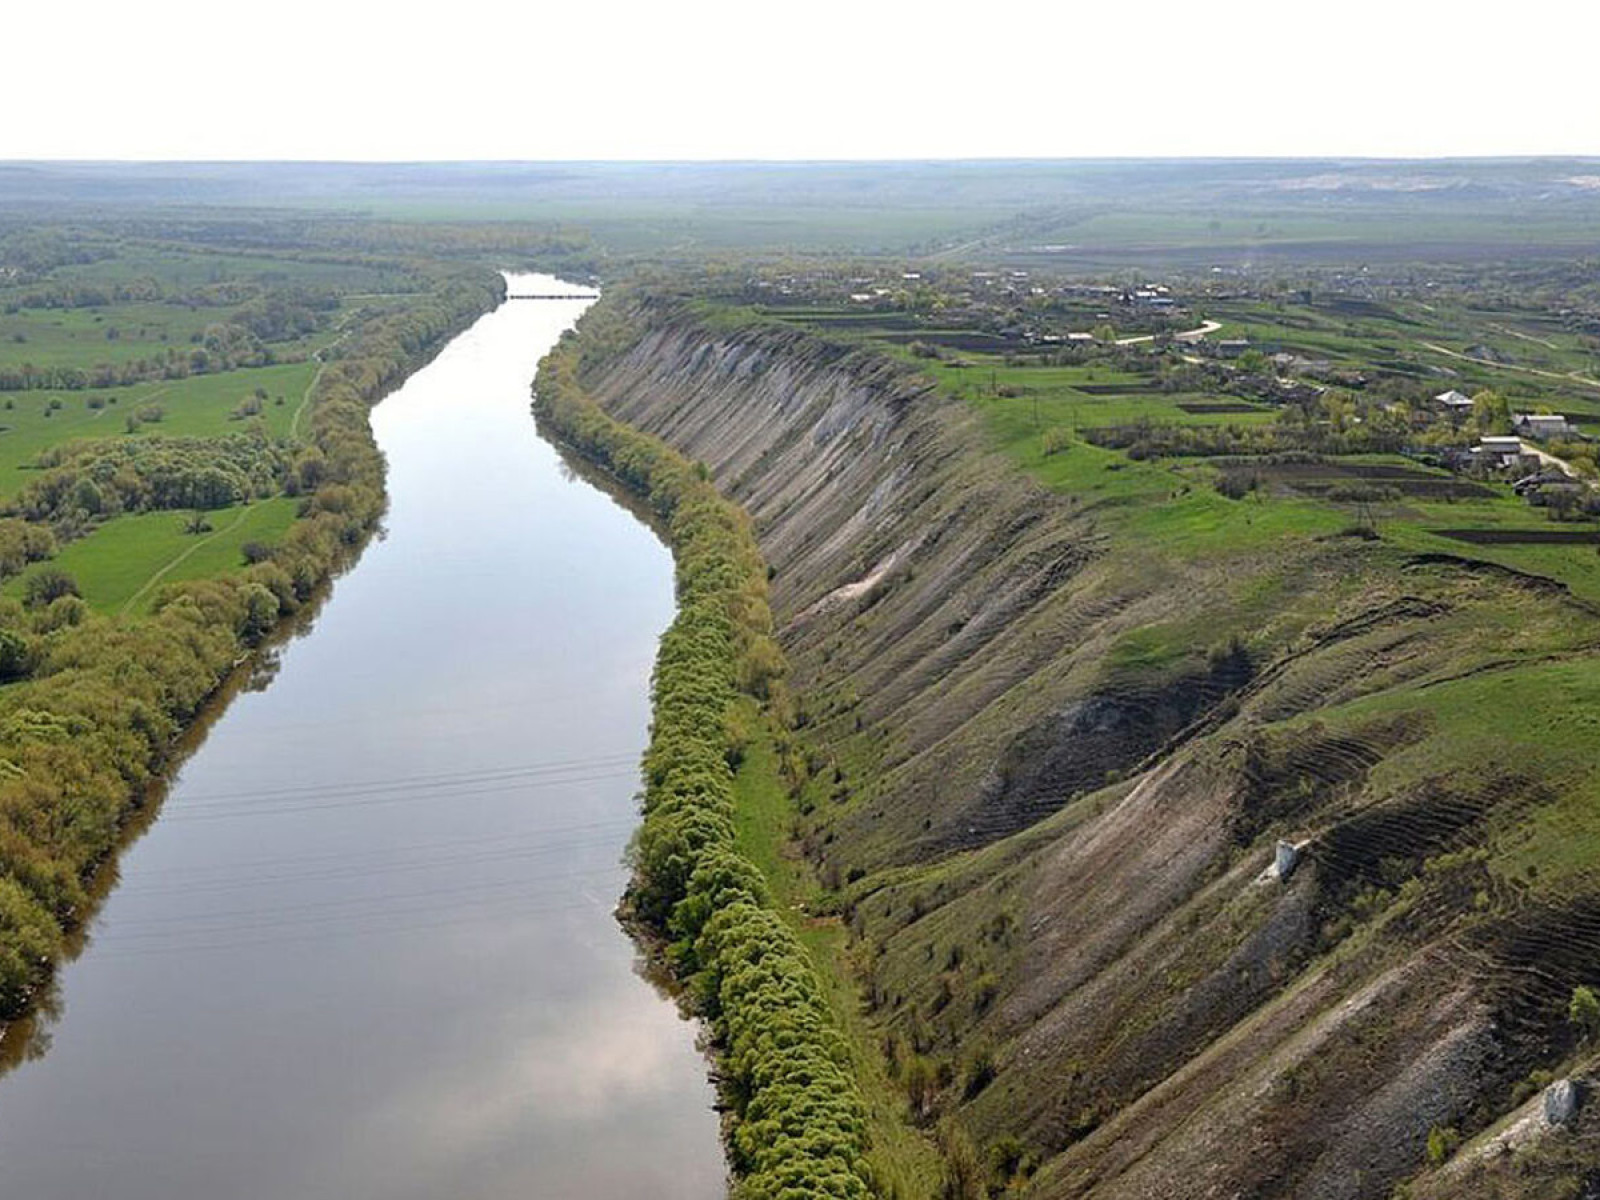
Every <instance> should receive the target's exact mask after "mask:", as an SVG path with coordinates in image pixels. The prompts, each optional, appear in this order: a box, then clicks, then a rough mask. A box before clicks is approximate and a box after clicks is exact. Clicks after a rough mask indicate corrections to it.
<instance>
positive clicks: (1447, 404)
mask: <svg viewBox="0 0 1600 1200" xmlns="http://www.w3.org/2000/svg"><path fill="white" fill-rule="evenodd" d="M1433 402H1434V403H1435V404H1437V405H1438V406H1439V407H1440V408H1443V409H1446V410H1448V411H1450V412H1454V413H1469V412H1471V411H1472V397H1471V396H1469V395H1467V394H1466V393H1465V392H1458V391H1456V389H1455V388H1451V389H1450V390H1449V391H1448V392H1440V393H1439V394H1438V395H1437V396H1435V397H1434V398H1433Z"/></svg>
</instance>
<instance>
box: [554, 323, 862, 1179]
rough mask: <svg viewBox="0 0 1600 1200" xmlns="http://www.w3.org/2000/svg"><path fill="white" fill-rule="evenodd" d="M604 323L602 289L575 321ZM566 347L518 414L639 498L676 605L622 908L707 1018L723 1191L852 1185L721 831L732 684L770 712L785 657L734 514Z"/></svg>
mask: <svg viewBox="0 0 1600 1200" xmlns="http://www.w3.org/2000/svg"><path fill="white" fill-rule="evenodd" d="M614 320H615V317H614V316H613V314H612V312H611V305H610V304H608V302H607V301H602V302H601V304H600V305H599V306H597V308H596V309H592V310H591V312H590V315H587V316H586V317H585V319H584V326H583V327H584V328H585V329H590V328H594V327H597V326H604V325H605V324H607V323H608V322H611V321H614ZM596 336H603V330H602V331H601V332H599V333H597V334H596ZM582 344H583V337H582V336H573V335H570V334H569V335H567V336H564V337H563V339H562V341H561V343H560V344H559V345H558V346H557V348H556V349H555V350H553V351H552V352H551V354H550V355H549V356H548V357H547V358H546V359H545V361H544V362H543V363H542V364H541V365H540V369H539V376H538V380H537V383H536V385H535V403H534V407H535V411H536V412H537V413H538V415H539V418H540V421H541V423H542V425H543V426H544V428H545V429H547V430H549V431H551V432H553V433H555V434H556V435H558V436H559V437H561V438H562V439H563V440H564V441H566V442H567V443H568V444H569V445H571V446H573V447H574V448H575V449H577V450H578V451H580V452H581V453H583V454H584V455H586V456H588V457H590V458H592V459H594V460H595V461H597V462H599V463H601V464H602V465H604V466H605V467H607V468H608V469H609V470H611V471H612V472H613V473H614V474H615V475H617V476H618V477H619V478H621V479H622V480H623V481H624V482H625V483H626V484H627V485H628V486H629V487H631V488H632V489H634V490H635V491H636V492H637V493H638V494H639V495H640V496H641V497H643V498H645V499H646V500H647V501H648V502H649V504H650V505H651V507H652V509H653V510H654V511H655V512H656V513H657V514H658V515H659V516H660V517H661V518H662V519H663V520H664V521H666V522H667V523H668V528H669V538H670V541H671V544H672V547H673V552H674V557H675V561H676V564H677V599H678V613H677V617H676V619H675V620H674V621H673V623H672V626H671V627H670V628H669V629H668V630H667V632H666V634H665V635H664V636H663V637H662V640H661V648H660V652H659V654H658V656H657V658H656V666H655V679H654V685H653V689H652V703H653V710H652V712H653V722H652V726H651V737H650V745H649V749H648V751H647V752H646V755H645V763H644V773H645V799H644V821H643V824H642V826H641V828H640V831H639V833H638V836H637V838H636V841H635V844H634V849H633V868H634V874H633V881H632V884H631V886H630V889H629V893H628V898H627V904H628V906H629V908H630V910H631V912H632V914H633V915H634V916H635V917H636V918H637V919H638V920H639V921H640V922H641V923H642V924H643V925H645V926H646V927H648V929H649V930H651V931H653V933H654V934H655V935H657V936H659V937H661V938H663V939H665V940H666V941H667V942H668V943H669V951H668V957H669V961H670V963H671V965H672V968H673V970H674V972H675V973H676V974H677V976H678V978H679V979H680V981H682V982H683V983H684V984H685V985H686V987H687V990H688V993H689V995H690V996H691V997H692V998H693V1000H694V1002H695V1003H696V1005H697V1006H698V1008H699V1011H700V1012H701V1014H702V1016H703V1017H704V1018H705V1020H706V1021H707V1022H708V1024H709V1026H710V1029H711V1031H712V1035H713V1037H714V1040H715V1045H716V1048H717V1052H718V1058H719V1061H720V1063H721V1067H722V1070H721V1073H720V1076H719V1086H720V1088H721V1091H722V1094H723V1099H724V1101H725V1103H726V1104H727V1106H728V1111H729V1115H730V1118H731V1121H730V1127H729V1131H728V1147H729V1157H730V1160H731V1163H732V1166H733V1169H734V1173H735V1175H736V1176H737V1180H738V1183H737V1189H736V1191H737V1194H738V1195H740V1196H741V1197H747V1198H749V1200H769V1198H771V1200H776V1198H778V1197H784V1198H794V1200H798V1198H800V1197H821V1196H829V1197H863V1196H867V1195H870V1194H872V1192H873V1188H872V1183H871V1175H870V1169H869V1166H868V1163H867V1160H866V1152H867V1148H868V1145H867V1143H868V1137H867V1122H866V1109H865V1105H864V1102H863V1100H862V1097H861V1093H860V1090H859V1088H858V1087H857V1085H856V1082H855V1080H854V1078H853V1076H852V1073H851V1069H850V1058H849V1050H848V1047H847V1045H846V1044H845V1041H844V1039H843V1037H842V1036H841V1034H840V1033H839V1031H838V1030H837V1029H836V1028H835V1026H834V1024H833V1020H832V1015H831V1013H830V1011H829V1009H828V1005H827V1001H826V998H825V995H824V993H823V990H822V986H821V984H820V982H819V981H818V978H817V975H816V973H815V971H814V970H813V968H812V966H811V963H810V960H809V959H808V957H807V955H806V953H805V950H804V948H803V947H802V946H801V945H800V942H799V940H798V939H797V938H796V936H795V934H794V933H793V931H792V930H791V929H790V928H789V926H788V925H787V924H786V923H785V922H784V920H783V919H782V917H780V916H779V915H778V914H777V913H776V912H775V911H774V908H773V904H772V899H771V896H770V895H769V892H768V889H767V885H766V881H765V879H764V878H763V876H762V874H761V872H760V870H759V869H758V868H757V867H756V866H755V864H754V863H752V862H751V861H750V860H749V859H748V858H746V857H745V856H744V855H743V854H741V853H740V851H739V848H738V845H737V838H736V836H735V832H734V793H733V767H734V765H735V764H736V763H737V761H738V759H739V756H740V755H741V753H742V750H743V745H744V738H745V736H746V734H745V733H744V732H743V730H742V728H741V723H740V722H739V720H738V718H737V716H736V712H737V708H738V703H739V700H740V696H741V694H746V695H750V696H754V697H756V698H757V699H759V700H762V701H764V702H767V703H769V704H771V705H773V706H774V707H781V693H782V688H783V683H782V679H783V674H784V672H785V669H786V664H785V662H784V659H783V655H782V652H781V651H780V650H779V648H778V646H777V643H776V642H775V641H774V640H773V638H772V632H771V626H772V618H771V613H770V611H769V609H768V607H767V580H766V568H765V565H764V563H763V561H762V558H761V554H760V550H759V548H758V547H757V544H756V540H755V537H754V535H753V533H752V532H751V529H750V525H749V521H748V518H747V517H746V516H745V515H744V513H743V511H742V510H741V509H739V508H738V507H737V506H736V505H734V504H732V503H730V502H729V501H727V500H725V499H723V498H722V497H721V496H720V495H719V494H718V492H717V490H716V488H715V487H714V486H713V485H712V484H711V483H710V482H709V480H708V478H707V475H706V472H705V470H704V468H703V467H701V466H699V465H697V464H695V463H691V462H690V461H689V460H688V459H686V458H684V457H683V456H682V455H680V454H678V453H677V452H676V451H674V450H672V449H671V448H669V447H668V446H666V445H665V444H664V443H663V442H661V441H659V440H658V439H656V438H653V437H650V436H648V435H646V434H643V433H641V432H639V431H637V430H634V429H632V428H630V427H628V426H626V425H623V424H621V423H619V422H617V421H615V420H613V419H612V418H611V417H609V416H608V415H607V414H606V413H605V412H604V411H602V410H601V408H600V407H599V405H598V404H596V403H595V402H594V401H593V400H592V399H591V398H590V397H589V396H588V395H587V394H586V392H585V391H584V388H583V386H582V384H581V382H580V380H579V376H578V361H579V356H580V348H581V346H582Z"/></svg>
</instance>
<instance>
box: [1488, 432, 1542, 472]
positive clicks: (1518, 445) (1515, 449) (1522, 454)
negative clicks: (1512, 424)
mask: <svg viewBox="0 0 1600 1200" xmlns="http://www.w3.org/2000/svg"><path fill="white" fill-rule="evenodd" d="M1472 453H1473V455H1474V457H1475V458H1476V459H1477V461H1478V462H1480V463H1482V464H1483V465H1485V466H1488V467H1492V468H1496V469H1498V468H1502V467H1515V466H1519V465H1534V466H1537V465H1538V462H1539V456H1538V455H1536V454H1528V453H1527V452H1526V451H1524V450H1523V448H1522V439H1521V438H1519V437H1509V436H1508V437H1501V436H1490V437H1482V438H1479V439H1478V444H1477V445H1476V446H1474V447H1473V448H1472Z"/></svg>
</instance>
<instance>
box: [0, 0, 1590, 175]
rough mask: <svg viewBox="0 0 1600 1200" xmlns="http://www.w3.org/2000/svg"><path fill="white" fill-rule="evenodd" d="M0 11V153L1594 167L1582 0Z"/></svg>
mask: <svg viewBox="0 0 1600 1200" xmlns="http://www.w3.org/2000/svg"><path fill="white" fill-rule="evenodd" d="M5 24H6V27H7V28H6V31H5V41H6V43H7V45H8V46H9V48H10V49H11V51H12V52H11V53H9V54H7V55H6V66H5V84H6V87H5V92H6V96H7V98H8V101H9V104H8V106H7V107H8V112H7V114H6V117H5V119H4V120H3V122H0V158H337V159H462V158H526V159H550V158H556V159H561V158H585V159H597V158H880V157H896V158H898V157H986V156H1005V157H1011V156H1038V157H1056V156H1061V157H1072V156H1099V155H1184V154H1197V155H1292V154H1319V155H1320V154H1341V155H1342V154H1351V155H1469V154H1600V99H1597V96H1600V89H1597V88H1596V85H1595V83H1594V78H1595V69H1594V64H1595V61H1596V58H1597V55H1600V36H1597V35H1600V4H1596V3H1595V2H1594V0H1565V2H1562V3H1556V2H1554V0H1520V2H1518V3H1514V4H1494V5H1490V4H1476V5H1475V4H1471V3H1461V2H1460V0H1456V2H1451V3H1445V2H1437V0H1423V2H1416V0H1343V2H1334V3H1328V2H1326V0H1324V2H1320V3H1294V2H1293V0H1272V2H1266V0H1214V2H1212V3H1203V2H1191V3H1181V4H1180V3H1173V2H1169V0H1140V2H1138V3H1123V4H1118V3H1111V2H1106V0H1102V2H1101V3H1095V4H1084V3H1073V2H1072V0H1054V2H1051V3H1040V4H1018V3H1008V2H1004V0H1002V2H999V3H994V2H991V3H967V4H961V5H953V4H950V5H946V4H940V3H937V2H931V0H930V2H925V3H902V2H900V0H894V2H890V3H880V2H877V0H806V2H803V3H789V4H785V3H761V2H760V0H738V2H734V0H681V2H679V3H633V2H631V0H630V2H625V3H616V2H613V3H607V2H605V0H569V2H566V3H560V4H553V3H548V2H546V0H532V2H529V0H522V2H521V3H510V2H507V0H498V2H495V3H490V2H489V0H446V2H445V3H438V4H418V5H414V6H408V5H403V4H399V3H393V2H389V3H384V4H381V5H380V4H371V3H351V2H349V0H274V3H271V4H251V3H231V4H230V3H218V2H217V0H145V2H144V3H128V2H127V0H116V2H115V3H107V2H106V0H88V2H87V3H74V4H66V3H61V4H17V5H13V6H10V11H8V12H7V14H6V19H5ZM24 47H25V48H26V50H25V52H18V51H19V50H21V49H22V48H24Z"/></svg>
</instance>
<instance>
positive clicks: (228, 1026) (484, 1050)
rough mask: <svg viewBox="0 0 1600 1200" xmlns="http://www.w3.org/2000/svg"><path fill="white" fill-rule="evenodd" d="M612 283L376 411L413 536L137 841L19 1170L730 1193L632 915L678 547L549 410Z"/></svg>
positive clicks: (520, 1191)
mask: <svg viewBox="0 0 1600 1200" xmlns="http://www.w3.org/2000/svg"><path fill="white" fill-rule="evenodd" d="M540 282H544V283H548V282H550V281H548V280H545V281H540V280H537V279H534V280H524V281H519V283H527V284H529V285H533V287H532V290H537V286H536V285H537V284H539V283H540ZM580 308H581V305H577V304H546V303H513V304H508V305H506V306H505V307H504V308H503V309H502V310H501V311H500V312H498V313H496V314H494V315H492V316H490V317H488V318H485V320H484V321H482V322H480V324H479V325H478V326H476V327H475V328H474V329H473V330H472V331H471V332H469V333H468V334H467V335H464V336H463V337H462V338H461V339H458V341H457V342H456V343H454V344H452V346H451V347H450V348H449V349H447V350H446V352H445V353H444V354H443V355H442V356H441V357H440V359H439V360H438V361H437V362H436V363H435V364H434V365H433V366H431V367H430V368H428V369H427V370H426V371H424V372H422V373H420V374H419V375H418V376H416V377H414V378H413V380H412V381H411V382H409V383H408V384H407V385H406V387H405V388H403V389H402V390H401V391H400V392H398V393H397V394H396V395H395V396H393V397H391V398H390V399H389V400H386V401H385V402H384V403H383V405H381V406H380V407H379V409H378V410H377V412H376V414H375V425H376V427H377V429H378V433H379V438H380V441H381V442H382V444H383V447H384V450H385V453H386V454H387V456H388V458H389V463H390V490H391V506H390V512H389V515H388V518H387V522H386V528H387V536H386V537H385V539H384V540H383V541H382V542H381V543H379V544H375V545H373V546H372V547H371V548H370V549H369V550H368V552H367V554H366V555H365V556H364V557H363V558H362V560H361V563H360V565H359V566H358V567H357V568H356V569H355V570H354V571H352V572H351V573H350V574H348V575H347V576H346V577H345V578H344V579H342V580H340V581H339V583H338V584H337V586H336V587H335V588H334V590H333V594H332V596H331V598H330V599H329V601H328V603H327V604H326V607H325V608H324V610H323V611H322V612H321V614H320V615H319V616H318V618H317V620H316V623H315V627H314V629H313V630H312V632H311V633H310V634H309V636H305V637H302V638H299V639H296V640H292V641H289V642H288V643H286V644H284V645H282V646H281V647H280V648H279V649H278V652H277V653H276V654H273V655H269V656H266V657H265V658H264V659H263V660H262V662H261V663H259V664H257V665H256V667H255V668H254V669H253V670H251V671H250V672H248V673H246V674H244V675H243V676H242V677H241V678H240V679H239V680H238V681H236V687H237V689H238V692H239V694H238V695H237V696H236V697H235V698H234V700H233V702H232V703H231V705H230V706H229V707H228V709H227V711H226V713H225V714H224V715H223V716H222V717H221V718H220V719H219V720H217V721H216V723H215V725H214V726H213V727H212V728H211V730H210V732H209V735H207V736H205V738H204V745H203V746H201V747H199V748H198V749H197V750H196V751H195V752H194V753H193V755H192V757H190V758H189V759H188V761H187V762H186V763H185V764H184V766H183V768H182V771H181V773H180V777H179V780H178V782H177V783H176V785H175V786H174V787H173V788H172V791H171V794H170V795H169V796H168V797H167V798H166V800H165V804H164V810H163V812H162V816H161V819H160V820H159V821H157V822H155V824H154V825H153V826H151V827H150V828H149V831H148V832H147V833H145V835H144V836H143V837H140V838H138V840H137V842H136V844H133V845H132V846H130V848H129V849H128V850H127V851H126V852H125V853H124V855H123V857H122V860H121V863H120V874H121V877H122V879H121V883H120V884H119V886H117V888H116V889H115V890H114V891H112V892H111V893H110V895H109V898H108V899H107V901H106V903H105V905H104V908H103V910H102V911H101V913H100V914H99V916H98V917H97V918H96V920H95V921H94V923H93V925H92V927H91V930H90V935H91V937H92V940H93V946H92V948H91V949H90V950H89V951H88V952H87V953H85V954H83V955H82V956H81V958H79V959H78V961H76V962H75V963H73V964H72V965H71V966H69V967H68V968H67V969H65V970H64V971H63V972H62V977H61V981H60V989H59V995H58V996H57V997H56V998H55V1001H54V1003H55V1009H54V1011H53V1012H46V1013H45V1014H44V1016H43V1019H42V1020H41V1021H40V1022H39V1023H38V1025H39V1028H40V1030H42V1031H46V1032H36V1033H35V1035H34V1037H33V1038H32V1039H31V1041H30V1042H29V1044H30V1045H32V1046H33V1047H35V1048H36V1049H37V1048H40V1047H44V1046H46V1045H47V1044H48V1042H47V1039H49V1040H51V1041H53V1045H49V1050H48V1053H46V1054H43V1056H42V1057H38V1058H36V1059H34V1060H33V1061H25V1062H23V1063H22V1064H21V1065H20V1066H18V1067H17V1068H16V1069H15V1071H14V1072H13V1074H11V1075H10V1076H9V1077H8V1078H6V1079H5V1080H4V1081H3V1082H0V1195H4V1196H28V1197H41V1198H45V1200H51V1198H55V1197H59V1198H61V1200H80V1198H82V1197H90V1196H98V1195H108V1196H109V1195H116V1196H117V1197H118V1198H119V1200H143V1198H146V1197H148V1198H150V1200H155V1198H157V1197H159V1198H161V1200H185V1198H190V1197H192V1198H194V1200H200V1198H202V1197H204V1198H206V1200H211V1198H212V1197H218V1196H241V1197H250V1198H252V1200H254V1198H256V1197H261V1198H265V1200H271V1198H277V1197H283V1198H285V1200H288V1198H291V1197H292V1198H293V1200H305V1198H308V1197H323V1196H326V1197H340V1198H345V1197H392V1198H396V1200H407V1198H411V1197H415V1198H417V1200H423V1198H425V1197H426V1198H429V1200H432V1198H436V1197H443V1196H472V1197H484V1198H488V1200H494V1198H496V1197H512V1196H516V1197H518V1198H519V1200H520V1198H523V1197H528V1196H538V1197H562V1196H574V1197H577V1196H582V1197H595V1196H599V1197H606V1196H615V1197H624V1196H626V1197H633V1196H640V1195H652V1196H666V1197H711V1196H716V1195H719V1194H720V1193H721V1192H722V1190H723V1169H722V1163H721V1155H720V1151H719V1148H718V1145H717V1120H716V1116H715V1113H714V1112H713V1111H712V1109H711V1100H712V1097H711V1094H710V1090H709V1087H708V1085H707V1084H706V1082H705V1064H704V1063H703V1061H702V1060H701V1059H700V1057H699V1055H698V1053H697V1051H696V1049H695V1046H694V1029H693V1027H692V1026H691V1025H689V1024H687V1023H685V1022H684V1021H682V1020H681V1019H680V1018H679V1016H678V1014H677V1013H676V1011H675V1009H674V1007H673V1005H672V1003H671V1002H670V1001H669V1000H666V999H664V998H663V997H661V996H659V995H658V994H657V993H655V992H654V991H653V990H652V989H651V988H650V987H649V985H648V984H646V983H645V982H644V981H643V980H642V979H640V978H639V977H638V975H637V974H636V973H635V965H636V964H635V960H634V954H633V950H632V947H631V946H630V944H629V943H628V942H627V941H626V939H625V938H624V937H623V935H622V934H621V932H620V931H619V930H618V928H617V926H616V923H615V921H614V920H613V919H612V916H611V909H612V907H613V905H614V903H615V899H616V897H617V895H618V893H619V892H620V890H621V888H622V885H623V882H624V871H623V868H622V866H621V863H620V855H621V852H622V849H623V847H624V846H625V844H626V841H627V837H628V834H629V832H630V830H631V828H632V827H633V825H634V823H635V819H636V818H635V803H634V800H633V793H634V791H635V787H636V780H637V772H636V763H637V758H638V754H639V751H640V749H641V748H642V745H643V741H644V737H645V730H646V723H647V720H648V711H647V696H646V686H647V681H648V677H649V670H650V662H651V658H652V656H653V652H654V645H655V639H656V637H657V636H658V634H659V632H660V630H661V629H662V628H663V627H664V626H665V624H666V622H667V621H668V620H669V619H670V616H671V563H670V560H669V559H668V557H667V555H666V553H665V551H664V550H663V548H662V547H661V546H660V544H659V542H657V541H656V540H655V539H654V538H653V537H652V535H651V533H650V532H649V530H648V529H646V528H645V527H644V526H643V525H641V524H640V523H639V522H637V521H635V520H634V519H633V518H632V517H630V516H629V515H627V513H625V512H623V511H622V510H621V509H619V507H618V505H617V503H616V502H615V501H614V500H612V499H609V498H608V497H606V496H605V495H603V494H601V493H600V492H598V491H596V490H595V489H594V488H592V487H590V486H588V485H587V484H581V485H579V486H574V482H575V481H576V480H577V479H578V478H579V477H580V476H582V475H584V474H585V472H584V471H583V469H582V467H581V465H580V466H579V468H578V471H577V473H576V474H575V473H574V472H573V471H572V469H570V468H568V467H565V466H563V464H562V463H561V461H560V460H559V458H558V457H557V456H556V455H555V453H554V452H553V451H552V450H551V449H550V448H549V447H548V446H546V445H545V444H544V443H542V442H540V441H538V440H537V438H536V436H535V434H534V431H533V428H532V423H531V421H530V420H529V418H528V415H527V384H528V380H529V378H530V377H531V375H532V371H533V366H534V363H535V362H536V360H537V358H538V356H539V354H540V353H542V351H543V350H544V349H545V348H546V347H547V346H548V345H550V343H551V342H553V340H554V338H555V337H556V336H557V334H558V333H559V332H560V329H561V328H562V327H563V326H564V325H565V324H566V323H568V322H569V321H570V320H571V319H572V318H573V316H574V315H575V314H576V312H577V311H578V310H579V309H580ZM269 685H270V686H269ZM152 809H153V806H152ZM113 876H114V872H108V878H111V877H113ZM60 997H65V1001H66V1010H65V1012H64V1013H62V1012H61V1011H60ZM12 1042H13V1039H12V1038H11V1037H8V1038H7V1039H6V1043H5V1052H6V1053H16V1054H18V1055H20V1054H22V1053H23V1051H22V1050H21V1049H20V1047H19V1048H18V1049H15V1050H14V1049H13V1046H12Z"/></svg>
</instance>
